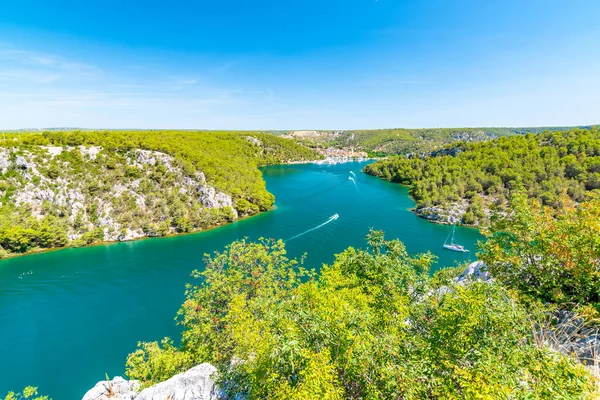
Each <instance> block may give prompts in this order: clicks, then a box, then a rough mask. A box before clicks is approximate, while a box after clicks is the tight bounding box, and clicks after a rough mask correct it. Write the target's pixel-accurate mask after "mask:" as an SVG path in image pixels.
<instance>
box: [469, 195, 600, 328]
mask: <svg viewBox="0 0 600 400" xmlns="http://www.w3.org/2000/svg"><path fill="white" fill-rule="evenodd" d="M492 221H493V223H492V225H491V226H490V228H489V229H488V230H487V231H486V232H485V233H486V236H487V241H486V242H485V243H484V244H483V245H482V250H481V252H480V253H479V254H478V256H479V258H480V259H481V260H483V261H485V262H486V263H487V265H488V266H489V271H490V272H491V273H492V274H493V276H494V277H495V278H496V279H498V280H499V281H501V282H502V283H504V284H505V285H506V286H508V287H511V288H514V289H516V290H517V291H518V292H519V293H521V294H522V295H524V296H526V297H528V298H530V299H532V300H537V301H541V302H543V303H550V304H553V305H555V306H557V307H558V308H559V309H568V310H578V311H580V312H583V313H584V314H588V315H591V316H596V317H599V316H600V269H599V268H598V267H599V265H598V264H599V260H600V198H595V199H593V200H591V201H589V202H586V203H582V204H580V205H579V206H577V207H576V206H575V204H574V203H573V202H572V200H571V199H569V198H568V197H567V196H563V198H562V199H561V200H560V206H559V207H558V208H557V209H554V208H550V207H542V205H541V204H540V202H539V201H537V200H532V201H527V198H526V196H524V195H522V194H517V195H515V196H514V197H513V198H512V199H511V206H510V212H509V213H508V214H507V215H505V216H503V217H502V218H500V217H499V216H496V217H494V218H493V219H492Z"/></svg>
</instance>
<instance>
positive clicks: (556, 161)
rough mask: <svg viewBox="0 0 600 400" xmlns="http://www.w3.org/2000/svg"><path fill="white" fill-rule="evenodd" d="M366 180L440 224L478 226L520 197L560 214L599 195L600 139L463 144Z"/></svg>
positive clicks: (566, 135)
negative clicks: (383, 182)
mask: <svg viewBox="0 0 600 400" xmlns="http://www.w3.org/2000/svg"><path fill="white" fill-rule="evenodd" d="M365 172H366V173H368V174H371V175H375V176H379V177H381V178H383V179H388V180H391V181H392V182H398V183H402V184H405V185H409V186H410V193H411V195H412V196H413V197H414V199H415V200H416V202H417V209H416V211H417V213H418V214H419V215H421V216H423V217H425V218H428V219H431V220H434V221H437V222H442V223H453V222H461V223H464V224H469V225H477V224H480V223H482V222H484V221H485V220H486V215H488V214H489V210H490V209H491V208H493V207H499V208H502V207H504V206H505V205H506V199H507V198H508V197H509V195H510V193H511V192H512V191H513V190H515V189H522V190H524V191H525V192H526V193H527V195H528V196H529V197H530V198H536V199H539V200H541V201H542V203H543V204H545V205H551V206H558V205H559V199H560V195H561V193H562V192H563V191H566V193H567V194H568V196H569V197H571V199H573V200H574V201H576V202H581V201H585V200H586V199H587V198H588V197H589V194H590V192H591V191H594V190H596V189H600V132H599V130H598V128H597V127H593V128H591V129H590V130H584V129H575V130H570V131H561V132H545V133H542V134H538V135H532V134H527V135H524V136H513V137H503V138H499V139H496V140H493V141H489V142H484V143H468V142H460V143H457V144H453V145H450V146H448V147H446V148H444V149H442V150H440V151H436V152H433V153H431V154H430V155H429V156H426V157H413V158H407V157H395V158H390V159H388V160H384V161H378V162H376V163H374V164H371V165H368V166H367V167H366V168H365Z"/></svg>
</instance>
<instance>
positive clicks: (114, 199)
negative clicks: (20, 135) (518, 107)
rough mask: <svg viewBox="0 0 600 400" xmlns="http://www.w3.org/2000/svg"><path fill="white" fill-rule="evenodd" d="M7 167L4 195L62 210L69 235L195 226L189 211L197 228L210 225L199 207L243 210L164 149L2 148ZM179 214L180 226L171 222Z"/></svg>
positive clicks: (138, 233) (126, 234)
mask: <svg viewBox="0 0 600 400" xmlns="http://www.w3.org/2000/svg"><path fill="white" fill-rule="evenodd" d="M8 170H11V171H15V172H16V176H8V177H6V176H5V177H3V179H2V182H0V183H2V185H0V197H3V196H8V197H9V199H10V201H11V202H13V203H14V204H15V206H17V207H21V206H25V207H29V212H30V214H31V216H33V217H35V218H37V219H42V218H44V217H45V216H47V215H49V214H52V215H58V216H61V218H63V217H64V218H65V220H66V222H67V223H68V225H69V228H68V232H67V237H68V239H69V240H71V241H73V240H77V239H80V238H81V237H82V235H83V234H84V233H87V232H92V231H95V230H96V231H98V232H101V235H102V238H101V239H102V240H103V241H128V240H134V239H138V238H141V237H145V236H163V235H167V234H172V233H178V232H179V231H178V229H183V228H185V229H188V230H189V229H190V228H189V224H187V220H186V218H188V219H191V218H192V217H193V218H195V220H194V221H195V224H196V225H192V228H193V229H200V228H204V226H200V225H199V224H200V223H199V222H198V221H200V222H201V221H203V219H202V217H201V216H199V215H201V214H202V212H204V211H207V210H208V209H213V208H217V209H223V208H226V207H227V208H231V212H232V214H233V218H238V213H237V211H236V210H235V205H234V202H233V199H232V198H231V196H229V195H228V194H226V193H223V192H222V191H220V190H219V189H217V188H215V187H212V186H209V185H208V184H207V182H206V177H205V176H204V173H202V172H201V171H190V170H189V168H188V169H186V168H184V167H183V164H182V163H181V162H180V161H178V160H177V159H176V158H174V157H173V156H171V155H169V154H166V153H162V152H158V151H151V150H142V149H132V150H129V151H127V152H125V153H123V154H121V153H119V152H116V151H114V150H108V149H103V148H102V147H98V146H87V147H86V146H77V147H73V146H71V147H61V146H37V147H32V148H30V149H26V150H20V149H3V148H2V149H0V173H2V174H6V173H7V171H8ZM13 175H14V174H13ZM190 210H191V211H190ZM186 211H190V212H189V213H188V214H186ZM223 211H224V212H227V213H228V212H229V210H223ZM192 213H193V215H192ZM184 216H185V218H183V217H184ZM177 219H180V221H181V225H180V226H175V223H174V222H171V221H174V220H177ZM186 224H187V225H186ZM94 235H95V236H94V237H97V236H98V235H100V233H99V234H98V235H96V233H94Z"/></svg>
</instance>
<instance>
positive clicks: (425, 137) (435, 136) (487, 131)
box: [279, 126, 589, 156]
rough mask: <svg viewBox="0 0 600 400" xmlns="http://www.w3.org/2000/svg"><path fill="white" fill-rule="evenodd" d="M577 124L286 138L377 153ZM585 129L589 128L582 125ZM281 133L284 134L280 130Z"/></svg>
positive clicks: (318, 133) (302, 134)
mask: <svg viewBox="0 0 600 400" xmlns="http://www.w3.org/2000/svg"><path fill="white" fill-rule="evenodd" d="M574 128H575V127H530V128H438V129H433V128H431V129H402V128H399V129H373V130H350V131H292V132H287V133H285V134H284V137H286V138H290V139H294V140H297V141H299V142H300V143H304V144H306V145H308V146H314V147H329V146H331V147H337V148H344V147H353V148H355V149H356V150H362V151H366V152H368V153H369V154H370V155H374V156H385V155H392V154H411V153H427V152H430V151H432V150H434V149H437V148H439V147H442V146H444V145H447V144H450V143H454V142H457V141H465V142H481V141H487V140H491V139H496V138H499V137H502V136H513V135H522V134H525V133H540V132H543V131H557V130H565V129H574ZM581 128H589V126H587V127H581ZM279 134H281V133H279Z"/></svg>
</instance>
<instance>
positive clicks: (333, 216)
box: [331, 214, 340, 220]
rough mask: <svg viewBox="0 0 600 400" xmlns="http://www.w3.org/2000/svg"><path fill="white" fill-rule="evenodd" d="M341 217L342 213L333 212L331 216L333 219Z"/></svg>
mask: <svg viewBox="0 0 600 400" xmlns="http://www.w3.org/2000/svg"><path fill="white" fill-rule="evenodd" d="M339 217H340V215H339V214H333V215H332V216H331V220H334V219H338V218H339Z"/></svg>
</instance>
